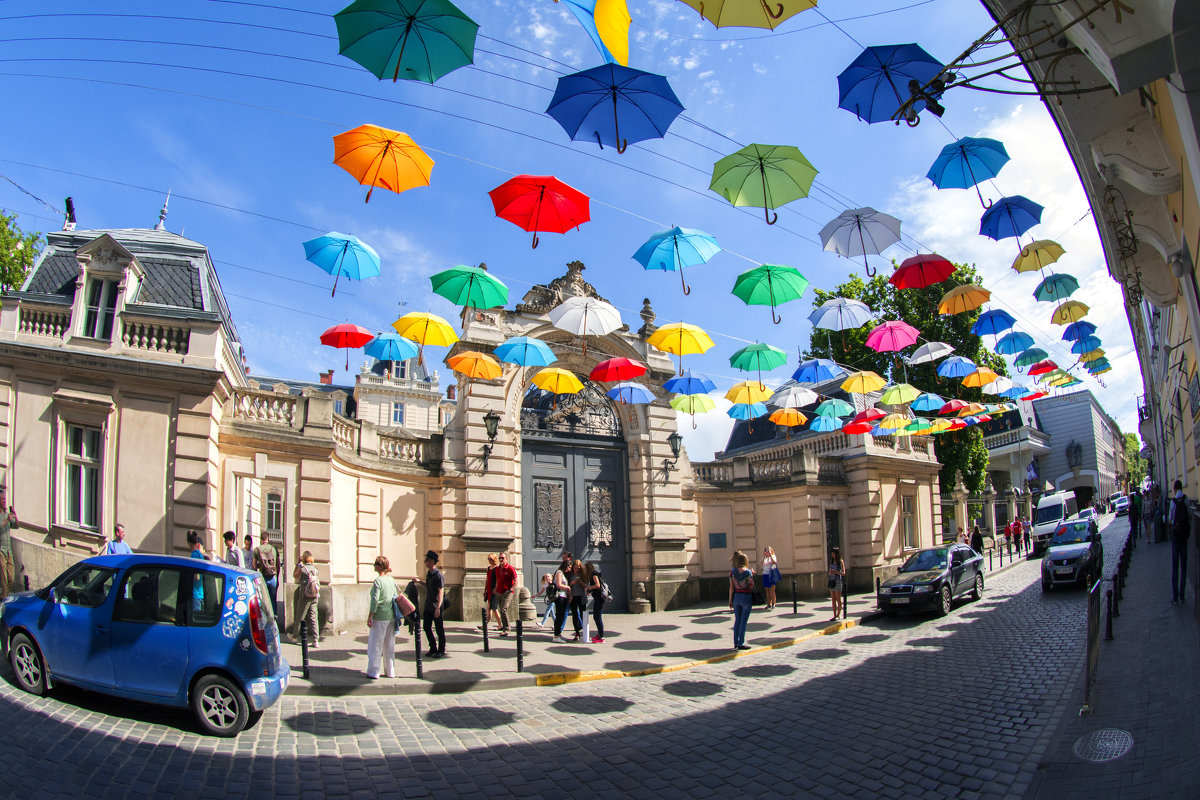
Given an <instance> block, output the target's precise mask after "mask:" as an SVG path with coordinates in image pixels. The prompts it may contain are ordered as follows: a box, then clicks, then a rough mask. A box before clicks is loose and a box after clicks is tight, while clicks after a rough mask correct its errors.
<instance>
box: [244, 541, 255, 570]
mask: <svg viewBox="0 0 1200 800" xmlns="http://www.w3.org/2000/svg"><path fill="white" fill-rule="evenodd" d="M242 541H243V543H244V544H243V545H242V555H244V556H245V557H246V558H245V564H246V569H254V537H253V536H251V535H250V534H248V533H247V534H246V536H245V537H244V538H243V540H242Z"/></svg>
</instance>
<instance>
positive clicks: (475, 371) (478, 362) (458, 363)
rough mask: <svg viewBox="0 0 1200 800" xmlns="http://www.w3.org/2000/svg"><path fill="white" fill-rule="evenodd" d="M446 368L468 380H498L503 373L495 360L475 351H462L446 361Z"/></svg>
mask: <svg viewBox="0 0 1200 800" xmlns="http://www.w3.org/2000/svg"><path fill="white" fill-rule="evenodd" d="M446 366H448V367H449V368H450V369H452V370H454V371H455V372H457V373H459V374H460V375H466V376H467V377H468V378H482V379H484V380H489V381H490V380H493V379H495V378H499V377H500V375H501V373H502V372H503V371H504V370H502V369H501V368H500V365H499V364H498V363H496V359H494V358H492V357H491V356H489V355H486V354H484V353H480V352H478V351H476V350H464V351H463V352H461V353H457V354H456V355H452V356H450V358H447V359H446Z"/></svg>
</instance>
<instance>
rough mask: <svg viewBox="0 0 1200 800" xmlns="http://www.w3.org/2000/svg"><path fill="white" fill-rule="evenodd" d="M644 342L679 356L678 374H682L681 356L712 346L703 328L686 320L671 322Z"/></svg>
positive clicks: (711, 341) (699, 351) (701, 351)
mask: <svg viewBox="0 0 1200 800" xmlns="http://www.w3.org/2000/svg"><path fill="white" fill-rule="evenodd" d="M646 343H647V344H649V345H652V346H653V347H657V348H658V349H659V350H662V351H663V352H664V353H670V354H671V355H674V356H679V374H680V375H682V374H683V357H684V356H689V355H692V354H694V353H703V352H706V351H707V350H709V349H710V348H712V346H713V340H712V339H711V338H710V337H709V335H708V334H707V333H705V332H704V329H703V328H700V327H697V326H696V325H689V324H688V323H686V322H672V323H669V324H667V325H663V326H662V327H661V328H659V329H658V330H656V331H655V332H654V333H652V334H650V336H649V337H647V338H646Z"/></svg>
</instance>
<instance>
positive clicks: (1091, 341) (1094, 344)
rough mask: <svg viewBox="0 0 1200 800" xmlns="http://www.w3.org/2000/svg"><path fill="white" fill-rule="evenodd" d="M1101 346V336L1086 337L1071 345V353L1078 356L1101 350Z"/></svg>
mask: <svg viewBox="0 0 1200 800" xmlns="http://www.w3.org/2000/svg"><path fill="white" fill-rule="evenodd" d="M1101 344H1102V342H1101V341H1100V337H1099V336H1085V337H1083V338H1082V339H1079V340H1077V341H1076V342H1075V343H1074V344H1072V345H1071V352H1072V353H1075V354H1076V355H1079V354H1082V353H1087V352H1091V351H1092V350H1096V349H1097V348H1099V347H1100V345H1101Z"/></svg>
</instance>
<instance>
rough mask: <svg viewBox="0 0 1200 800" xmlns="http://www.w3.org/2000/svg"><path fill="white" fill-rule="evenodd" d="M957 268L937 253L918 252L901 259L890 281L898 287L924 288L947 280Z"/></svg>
mask: <svg viewBox="0 0 1200 800" xmlns="http://www.w3.org/2000/svg"><path fill="white" fill-rule="evenodd" d="M956 269H958V268H957V267H955V266H954V265H953V264H952V263H950V260H949V259H946V258H943V257H942V256H939V255H938V254H937V253H918V254H917V255H915V256H909V257H908V258H906V259H904V260H903V261H901V262H900V266H899V267H897V268H896V271H895V272H893V273H892V277H890V278H888V283H890V284H891V285H892V286H895V287H896V288H897V289H924V288H926V287H928V286H932V285H933V284H935V283H940V282H942V281H944V280H946V278H949V277H950V276H951V275H952V274H954V271H955V270H956Z"/></svg>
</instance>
